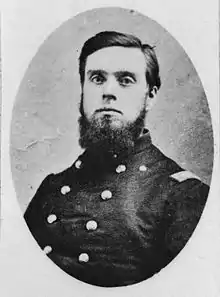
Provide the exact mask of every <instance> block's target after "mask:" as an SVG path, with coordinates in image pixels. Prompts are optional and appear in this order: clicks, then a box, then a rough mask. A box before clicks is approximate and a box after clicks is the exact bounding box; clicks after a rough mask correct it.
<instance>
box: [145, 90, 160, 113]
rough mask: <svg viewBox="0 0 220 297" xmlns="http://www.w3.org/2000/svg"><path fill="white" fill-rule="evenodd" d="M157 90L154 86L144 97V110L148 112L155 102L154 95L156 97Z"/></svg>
mask: <svg viewBox="0 0 220 297" xmlns="http://www.w3.org/2000/svg"><path fill="white" fill-rule="evenodd" d="M157 91H158V88H157V87H156V86H154V87H153V88H152V89H151V90H150V91H149V92H148V93H147V95H146V110H147V111H148V110H150V109H151V108H152V107H153V106H154V104H155V102H156V95H157Z"/></svg>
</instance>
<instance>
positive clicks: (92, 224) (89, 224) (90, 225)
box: [86, 220, 98, 230]
mask: <svg viewBox="0 0 220 297" xmlns="http://www.w3.org/2000/svg"><path fill="white" fill-rule="evenodd" d="M97 227H98V224H97V222H96V221H94V220H91V221H88V222H87V223H86V229H87V230H96V229H97Z"/></svg>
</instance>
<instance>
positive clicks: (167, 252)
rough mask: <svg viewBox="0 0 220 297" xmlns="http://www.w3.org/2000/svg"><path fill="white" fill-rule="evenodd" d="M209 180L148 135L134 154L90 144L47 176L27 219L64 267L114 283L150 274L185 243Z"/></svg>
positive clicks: (84, 276) (102, 283)
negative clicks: (92, 147) (67, 164)
mask: <svg viewBox="0 0 220 297" xmlns="http://www.w3.org/2000/svg"><path fill="white" fill-rule="evenodd" d="M208 191H209V187H208V186H207V185H205V184H204V183H202V182H201V181H200V180H199V179H198V178H197V177H196V176H194V175H193V174H192V173H190V172H188V171H184V170H183V169H182V168H181V167H180V166H179V165H177V164H176V163H175V162H174V161H172V160H171V159H169V158H167V157H166V156H164V155H163V154H162V152H160V150H159V149H157V148H156V147H155V146H154V145H153V144H152V142H151V138H150V134H149V132H147V133H146V134H145V135H143V136H142V137H140V138H139V139H138V140H137V142H136V145H135V147H134V149H133V150H132V151H130V152H129V153H124V154H123V153H122V154H117V155H116V154H114V153H109V154H107V153H106V154H104V153H102V152H100V153H97V152H96V154H94V153H91V152H90V151H89V150H86V151H85V152H84V153H83V154H82V155H80V156H79V157H78V159H77V160H76V161H75V162H74V164H73V165H72V166H71V167H69V168H68V169H66V170H65V171H63V172H61V173H58V174H50V175H48V176H47V177H46V178H45V179H44V181H43V182H42V184H41V185H40V187H39V188H38V190H37V192H36V194H35V196H34V197H33V199H32V200H31V202H30V204H29V206H28V208H27V210H26V212H25V215H24V218H25V220H26V222H27V225H28V227H29V229H30V231H31V232H32V234H33V236H34V238H35V239H36V241H37V242H38V244H39V245H40V247H41V248H42V249H43V250H44V251H45V253H46V254H47V255H48V257H50V259H51V260H52V261H53V262H54V263H56V264H57V265H58V266H59V267H60V268H62V269H63V270H64V271H65V272H67V273H68V274H70V275H71V276H73V277H75V278H77V279H79V280H81V281H84V282H86V283H89V284H93V285H98V286H104V287H115V286H125V285H130V284H134V283H137V282H140V281H142V280H145V279H147V278H149V277H151V276H152V275H154V274H155V273H157V272H159V271H160V270H161V269H162V268H163V267H165V266H166V265H167V264H168V263H169V262H170V261H171V260H172V259H173V258H174V257H175V256H176V255H177V254H178V253H179V252H180V251H181V249H182V248H183V247H184V246H185V244H186V242H187V241H188V239H189V237H190V236H191V235H192V233H193V231H194V229H195V227H196V225H197V223H198V221H199V219H200V216H201V213H202V211H203V208H204V205H205V203H206V199H207V196H208Z"/></svg>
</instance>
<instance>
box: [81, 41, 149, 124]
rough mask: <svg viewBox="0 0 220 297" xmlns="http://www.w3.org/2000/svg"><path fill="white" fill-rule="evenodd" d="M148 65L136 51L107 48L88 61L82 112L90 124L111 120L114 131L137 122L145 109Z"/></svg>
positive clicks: (133, 49) (97, 52) (91, 56)
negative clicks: (104, 119)
mask: <svg viewBox="0 0 220 297" xmlns="http://www.w3.org/2000/svg"><path fill="white" fill-rule="evenodd" d="M145 72H146V61H145V57H144V54H143V53H142V52H141V50H140V49H137V48H125V47H116V46H115V47H108V48H104V49H101V50H98V51H96V52H95V53H93V54H91V55H89V56H88V58H87V62H86V67H85V81H84V86H83V110H84V113H85V115H86V117H87V118H88V120H91V119H96V120H98V121H99V120H102V119H103V118H104V117H105V118H106V117H107V118H108V119H109V122H110V125H111V126H112V127H114V128H120V127H122V126H126V124H127V123H128V122H130V123H132V122H134V121H135V120H136V119H137V117H138V116H139V114H140V112H141V110H143V108H144V107H145V104H146V99H147V97H148V91H149V88H148V85H147V83H146V78H145Z"/></svg>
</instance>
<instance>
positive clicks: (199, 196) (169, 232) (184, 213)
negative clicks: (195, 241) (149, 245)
mask: <svg viewBox="0 0 220 297" xmlns="http://www.w3.org/2000/svg"><path fill="white" fill-rule="evenodd" d="M174 179H175V177H173V180H174ZM174 182H175V184H174V185H173V186H172V189H171V194H170V195H169V199H168V202H167V205H166V210H165V222H166V223H165V224H166V229H165V246H166V250H167V253H168V255H169V257H170V258H174V257H175V256H176V255H177V254H178V253H179V252H180V251H181V250H182V248H183V247H184V246H185V244H186V243H187V241H188V240H189V238H190V237H191V235H192V233H193V231H194V230H195V228H196V226H197V224H198V222H199V219H200V217H201V215H202V212H203V209H204V206H205V203H206V200H207V197H208V192H209V187H208V186H207V185H206V184H204V183H202V182H201V181H200V180H198V179H196V178H195V177H192V176H191V177H190V178H186V179H185V180H184V179H181V181H180V180H178V179H175V180H174Z"/></svg>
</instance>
